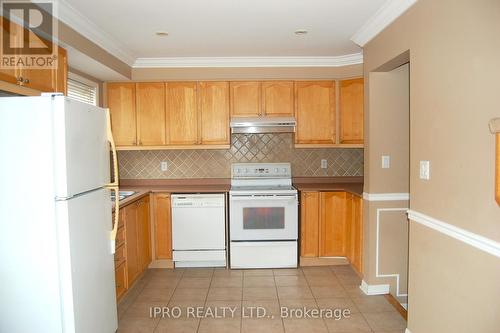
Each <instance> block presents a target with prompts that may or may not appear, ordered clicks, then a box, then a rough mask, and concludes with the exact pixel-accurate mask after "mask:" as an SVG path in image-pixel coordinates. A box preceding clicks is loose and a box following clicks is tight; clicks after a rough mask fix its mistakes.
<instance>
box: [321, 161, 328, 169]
mask: <svg viewBox="0 0 500 333" xmlns="http://www.w3.org/2000/svg"><path fill="white" fill-rule="evenodd" d="M326 168H328V161H327V160H321V169H326Z"/></svg>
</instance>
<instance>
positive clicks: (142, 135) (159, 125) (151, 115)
mask: <svg viewBox="0 0 500 333" xmlns="http://www.w3.org/2000/svg"><path fill="white" fill-rule="evenodd" d="M135 89H136V95H137V96H136V101H137V102H136V107H137V138H138V144H139V145H145V146H160V145H164V144H165V143H166V141H165V140H166V138H165V127H166V124H165V84H164V83H163V82H153V83H137V84H136V87H135Z"/></svg>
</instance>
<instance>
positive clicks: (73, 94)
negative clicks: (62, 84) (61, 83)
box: [68, 73, 97, 105]
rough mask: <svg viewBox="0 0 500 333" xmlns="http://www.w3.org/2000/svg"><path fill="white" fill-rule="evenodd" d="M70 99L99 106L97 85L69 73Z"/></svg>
mask: <svg viewBox="0 0 500 333" xmlns="http://www.w3.org/2000/svg"><path fill="white" fill-rule="evenodd" d="M68 97H69V98H72V99H74V100H77V101H80V102H84V103H88V104H92V105H97V83H95V82H92V81H90V80H87V79H85V78H83V77H80V76H78V75H75V74H73V73H69V75H68Z"/></svg>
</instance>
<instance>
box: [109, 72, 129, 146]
mask: <svg viewBox="0 0 500 333" xmlns="http://www.w3.org/2000/svg"><path fill="white" fill-rule="evenodd" d="M107 94H108V108H109V111H110V113H111V127H112V130H113V137H114V139H115V143H116V145H117V146H133V145H135V144H136V114H135V83H128V82H127V83H108V85H107Z"/></svg>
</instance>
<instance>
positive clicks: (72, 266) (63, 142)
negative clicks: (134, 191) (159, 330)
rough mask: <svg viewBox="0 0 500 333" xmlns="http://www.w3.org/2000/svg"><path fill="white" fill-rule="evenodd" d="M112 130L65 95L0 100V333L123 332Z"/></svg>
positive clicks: (95, 111)
mask: <svg viewBox="0 0 500 333" xmlns="http://www.w3.org/2000/svg"><path fill="white" fill-rule="evenodd" d="M108 126H109V116H108V113H107V110H106V109H102V108H98V107H95V106H92V105H89V104H85V103H81V102H77V101H73V100H70V99H68V98H66V97H64V96H57V95H53V96H47V95H46V96H40V97H4V98H0V332H30V333H31V332H39V333H40V332H50V333H56V332H81V333H89V332H92V333H100V332H103V333H110V332H115V331H116V330H117V326H118V325H117V309H116V296H115V274H114V258H113V252H114V247H113V242H114V240H113V233H112V232H111V231H112V229H113V225H112V221H111V209H112V207H111V199H110V190H109V189H108V188H109V186H110V184H109V183H110V143H109V141H110V139H109V136H110V135H109V134H110V130H109V128H108ZM111 141H112V140H111ZM113 146H114V145H113ZM113 156H116V155H113Z"/></svg>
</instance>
